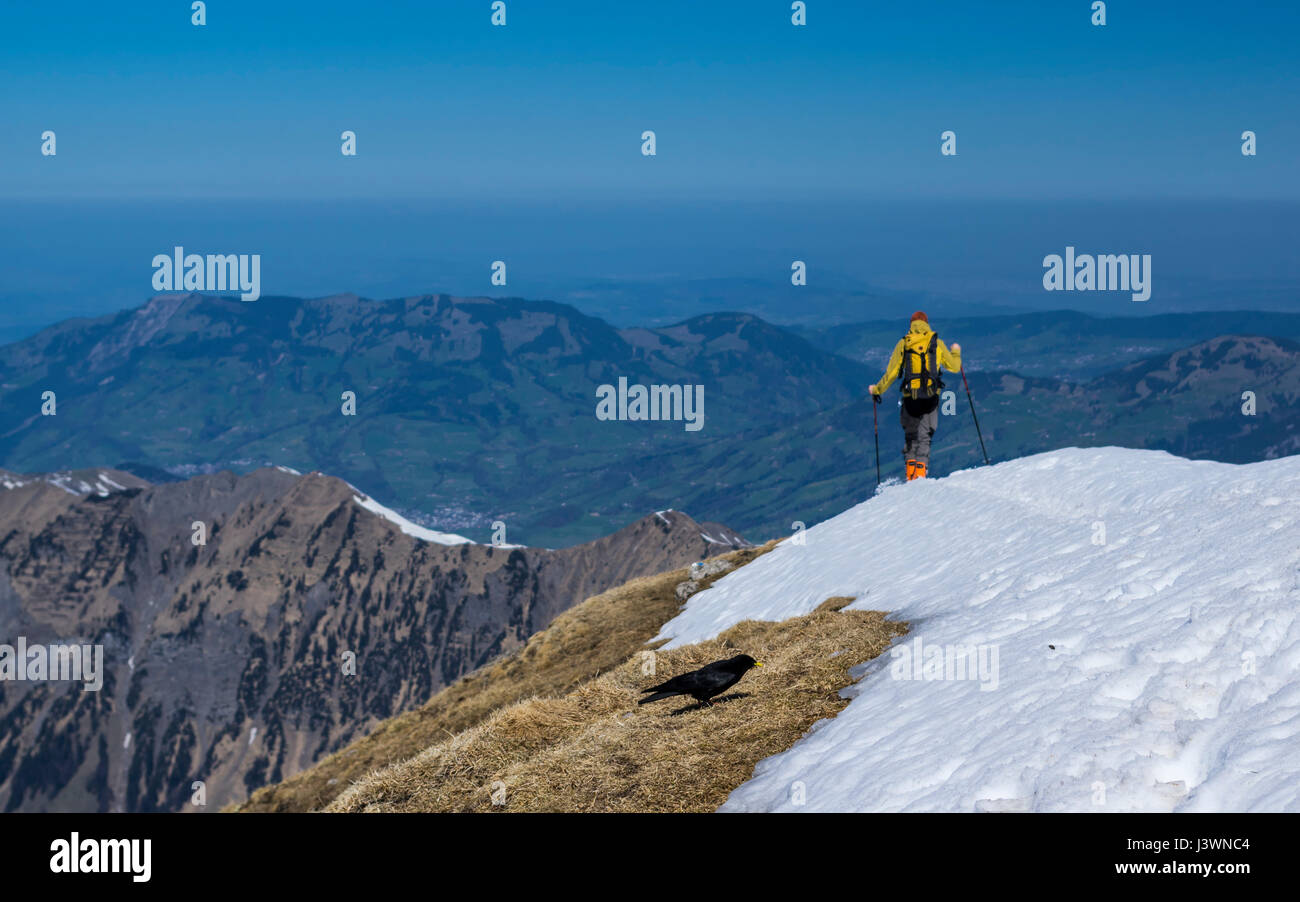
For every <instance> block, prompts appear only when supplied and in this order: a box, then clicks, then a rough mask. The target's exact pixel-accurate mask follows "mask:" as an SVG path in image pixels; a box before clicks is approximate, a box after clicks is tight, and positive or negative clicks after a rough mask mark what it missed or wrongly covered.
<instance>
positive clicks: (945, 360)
mask: <svg viewBox="0 0 1300 902" xmlns="http://www.w3.org/2000/svg"><path fill="white" fill-rule="evenodd" d="M935 350H936V351H937V352H938V354H937V356H938V358H939V366H942V367H946V368H947V369H948V370H950V371H952V372H954V373H957V372H960V371H961V345H959V344H956V343H954V344H953V346H952V348H951V349H949V347H948V346H947V345H946V344H944V343H943V339H942V338H941V339H939V341H938V347H937V348H936V349H935Z"/></svg>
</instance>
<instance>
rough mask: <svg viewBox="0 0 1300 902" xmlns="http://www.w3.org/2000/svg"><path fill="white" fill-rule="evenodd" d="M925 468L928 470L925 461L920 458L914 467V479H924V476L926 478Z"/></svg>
mask: <svg viewBox="0 0 1300 902" xmlns="http://www.w3.org/2000/svg"><path fill="white" fill-rule="evenodd" d="M925 470H926V465H925V463H924V462H923V461H919V460H918V461H917V462H916V466H915V467H914V468H913V469H912V478H913V479H924V478H925Z"/></svg>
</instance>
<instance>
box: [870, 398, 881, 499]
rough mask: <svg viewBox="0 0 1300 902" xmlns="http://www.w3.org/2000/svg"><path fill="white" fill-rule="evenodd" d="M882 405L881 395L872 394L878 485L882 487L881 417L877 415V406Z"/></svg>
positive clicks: (872, 421)
mask: <svg viewBox="0 0 1300 902" xmlns="http://www.w3.org/2000/svg"><path fill="white" fill-rule="evenodd" d="M879 406H880V396H879V395H872V396H871V424H872V427H873V431H874V432H875V433H876V487H877V488H879V487H880V417H879V416H877V415H876V408H877V407H879Z"/></svg>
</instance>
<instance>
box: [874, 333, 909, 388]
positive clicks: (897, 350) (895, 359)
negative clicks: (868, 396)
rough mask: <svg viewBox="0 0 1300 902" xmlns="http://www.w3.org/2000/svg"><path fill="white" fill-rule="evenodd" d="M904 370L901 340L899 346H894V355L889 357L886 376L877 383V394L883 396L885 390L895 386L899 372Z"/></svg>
mask: <svg viewBox="0 0 1300 902" xmlns="http://www.w3.org/2000/svg"><path fill="white" fill-rule="evenodd" d="M902 368H903V342H902V340H901V339H900V340H899V342H898V344H896V345H894V353H893V354H891V355H890V357H889V366H887V367H885V375H883V376H881V377H880V381H879V382H877V383H876V394H878V395H883V394H884V393H885V389H887V388H889V386H891V385H893V384H894V380H895V379H897V378H898V371H899V370H900V369H902Z"/></svg>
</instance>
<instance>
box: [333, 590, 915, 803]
mask: <svg viewBox="0 0 1300 902" xmlns="http://www.w3.org/2000/svg"><path fill="white" fill-rule="evenodd" d="M850 601H852V599H850V598H833V599H828V600H827V601H826V602H825V603H823V604H822V606H821V607H820V608H818V609H817V610H816V611H815V612H813V613H812V614H808V615H806V616H803V617H794V618H791V619H789V620H784V621H781V622H780V623H767V622H759V621H752V620H751V621H745V622H743V623H740V624H737V625H736V626H734V627H732V628H731V629H729V630H727V631H726V632H724V633H722V634H721V635H719V636H718V637H717V638H716V639H712V640H709V641H707V642H701V643H699V644H697V645H691V646H687V647H685V648H680V649H674V650H672V651H666V652H652V653H649V654H648V655H636V656H634V657H632V658H631V659H629V660H627V661H625V662H624V663H623V664H621V665H620V666H619V667H617V668H615V669H614V670H612V671H611V672H609V673H606V674H603V675H602V676H600V677H598V678H596V679H592V680H589V681H587V682H584V683H582V684H580V685H579V686H578V687H577V688H576V689H574V690H573V691H572V692H570V693H568V694H567V695H565V696H564V697H562V698H555V697H535V698H530V699H527V700H525V701H523V702H520V703H518V704H515V705H511V706H509V707H506V708H502V709H500V710H498V711H497V712H496V713H494V714H493V715H491V716H490V717H489V718H488V719H487V720H486V721H484V722H483V723H481V724H480V725H478V726H476V727H473V728H471V729H469V730H467V731H465V732H463V733H459V734H457V735H455V736H452V737H450V738H447V739H445V740H444V741H442V742H439V743H438V744H436V745H434V746H432V747H431V748H429V749H427V750H425V751H424V752H422V753H420V754H419V755H418V756H416V757H414V758H412V759H410V760H408V761H405V762H402V763H400V764H396V765H393V766H391V767H388V768H385V769H383V770H380V771H377V772H375V773H372V774H370V775H369V776H368V777H366V778H365V779H364V780H362V781H361V782H359V783H357V784H355V785H353V786H351V787H349V788H348V789H347V790H346V791H345V792H344V793H343V794H342V795H340V796H339V797H338V798H337V799H336V800H335V801H334V802H333V803H332V804H331V805H330V806H329V807H328V808H327V810H328V811H337V812H431V811H444V812H445V811H482V812H487V811H570V812H572V811H578V812H691V811H713V810H715V809H716V808H717V807H718V806H719V805H721V804H722V803H723V802H724V801H725V800H726V799H727V796H728V795H730V793H731V791H732V790H733V789H734V788H735V787H737V786H739V785H740V784H741V783H743V782H744V781H746V780H747V779H749V778H750V776H752V774H753V771H754V766H755V765H756V764H757V763H758V762H759V761H761V760H762V759H764V758H766V757H768V756H770V755H774V754H776V753H778V752H781V751H784V750H785V749H787V748H789V747H790V746H791V745H793V744H794V743H795V742H796V741H798V739H799V738H800V737H801V736H803V735H804V734H805V733H806V732H807V730H808V729H809V728H810V727H811V726H812V725H813V724H814V723H816V722H817V721H818V720H821V719H822V718H826V717H832V716H834V715H835V714H836V713H838V712H839V711H840V710H841V709H842V708H844V706H845V705H847V704H848V702H847V701H846V700H845V699H843V698H841V697H840V690H841V689H843V688H844V687H845V686H848V685H849V684H850V683H852V682H853V680H852V678H851V677H850V676H849V670H850V668H852V667H854V666H855V665H857V664H860V663H862V662H863V661H866V660H868V659H870V658H873V657H875V656H876V655H878V654H880V653H881V652H882V651H883V650H884V649H885V648H886V647H887V646H888V645H889V643H890V641H892V639H893V638H894V637H896V636H899V635H902V634H903V633H904V632H906V625H905V624H901V623H897V622H889V621H886V620H885V619H884V618H885V615H884V614H882V613H880V612H878V611H842V610H841V609H842V608H843V607H844V606H845V605H846V604H848V603H849V602H850ZM738 653H746V654H750V655H753V656H754V657H756V658H758V659H759V660H761V661H763V662H764V664H765V666H764V667H762V668H755V669H753V670H751V671H749V673H748V674H746V675H745V677H744V678H743V679H742V680H741V681H740V683H738V684H737V685H736V686H735V687H734V688H733V689H732V690H730V691H729V692H728V694H727V695H724V696H721V697H720V698H719V699H715V700H714V704H713V705H712V706H710V707H701V706H698V705H696V704H695V703H694V702H693V701H691V700H690V699H689V698H688V699H686V700H685V703H683V700H682V699H680V698H677V699H666V700H664V701H661V702H657V703H654V704H652V705H647V706H645V707H639V706H638V705H637V697H638V695H639V693H640V690H641V689H643V688H645V687H646V686H649V685H653V684H654V683H657V682H660V681H662V680H663V679H665V677H666V676H671V675H676V674H678V673H682V672H685V671H687V670H693V669H695V668H697V667H700V666H703V665H704V664H707V663H709V662H710V661H715V660H718V659H720V658H726V657H730V656H731V655H734V654H738ZM648 658H651V659H653V660H654V662H655V670H654V673H647V672H645V664H646V660H647V659H648Z"/></svg>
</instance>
